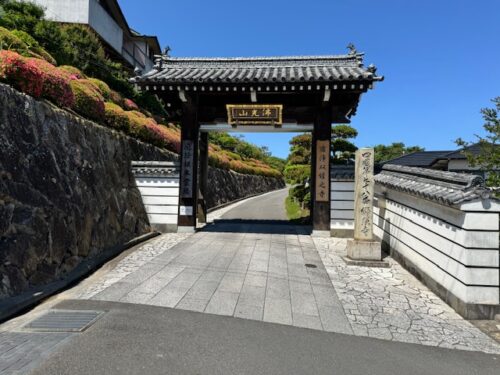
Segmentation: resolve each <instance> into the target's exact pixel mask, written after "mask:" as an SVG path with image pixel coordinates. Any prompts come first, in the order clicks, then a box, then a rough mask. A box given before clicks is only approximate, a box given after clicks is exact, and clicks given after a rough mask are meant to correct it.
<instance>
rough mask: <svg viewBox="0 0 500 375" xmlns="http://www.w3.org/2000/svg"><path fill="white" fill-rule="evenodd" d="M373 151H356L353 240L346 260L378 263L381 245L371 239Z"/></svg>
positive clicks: (362, 149)
mask: <svg viewBox="0 0 500 375" xmlns="http://www.w3.org/2000/svg"><path fill="white" fill-rule="evenodd" d="M373 167H374V151H373V149H372V148H361V149H359V150H358V151H356V165H355V177H354V239H352V240H348V241H347V258H349V259H352V260H362V261H380V260H381V259H382V251H381V245H380V242H379V241H376V240H375V238H374V237H373V189H374V179H373Z"/></svg>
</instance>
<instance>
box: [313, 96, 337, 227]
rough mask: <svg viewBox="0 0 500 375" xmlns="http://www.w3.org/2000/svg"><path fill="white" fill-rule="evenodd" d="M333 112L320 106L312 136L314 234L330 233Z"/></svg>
mask: <svg viewBox="0 0 500 375" xmlns="http://www.w3.org/2000/svg"><path fill="white" fill-rule="evenodd" d="M331 129H332V113H331V108H330V107H329V106H327V105H325V106H321V107H319V108H318V110H317V113H316V118H315V121H314V129H313V137H312V155H311V156H312V171H311V182H312V184H311V185H312V190H311V200H312V204H311V206H312V207H311V208H312V213H311V215H312V222H313V234H325V235H326V234H328V235H329V233H330V148H331V132H332V130H331Z"/></svg>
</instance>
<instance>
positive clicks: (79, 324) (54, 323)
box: [24, 310, 104, 332]
mask: <svg viewBox="0 0 500 375" xmlns="http://www.w3.org/2000/svg"><path fill="white" fill-rule="evenodd" d="M103 313H104V312H103V311H91V310H50V311H48V312H47V313H45V314H44V315H42V316H41V317H39V318H37V319H35V320H33V321H32V322H30V323H28V324H27V325H25V326H24V328H25V329H29V330H30V331H40V332H82V331H84V330H86V329H87V328H88V327H90V326H91V325H92V324H94V323H95V322H96V321H97V319H99V318H100V317H101V315H102V314H103Z"/></svg>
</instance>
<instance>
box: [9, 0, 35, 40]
mask: <svg viewBox="0 0 500 375" xmlns="http://www.w3.org/2000/svg"><path fill="white" fill-rule="evenodd" d="M0 5H1V6H2V8H3V14H2V17H0V26H3V27H5V28H7V29H18V30H22V31H25V32H27V33H28V34H32V33H33V31H34V29H35V27H36V25H37V24H38V22H40V20H41V19H42V18H43V14H44V12H43V8H42V7H40V6H38V5H35V4H33V3H31V2H28V1H9V0H2V1H0Z"/></svg>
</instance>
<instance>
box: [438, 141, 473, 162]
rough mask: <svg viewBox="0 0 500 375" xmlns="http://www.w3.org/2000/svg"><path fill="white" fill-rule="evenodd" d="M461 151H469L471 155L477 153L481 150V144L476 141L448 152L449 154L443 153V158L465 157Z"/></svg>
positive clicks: (455, 158)
mask: <svg viewBox="0 0 500 375" xmlns="http://www.w3.org/2000/svg"><path fill="white" fill-rule="evenodd" d="M463 151H467V152H470V153H471V154H472V155H479V154H480V152H481V144H480V143H476V144H473V145H471V146H468V147H465V148H463V149H460V150H457V151H453V152H450V153H449V154H447V155H444V156H443V159H449V160H457V159H467V157H466V156H465V154H464V153H463Z"/></svg>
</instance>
